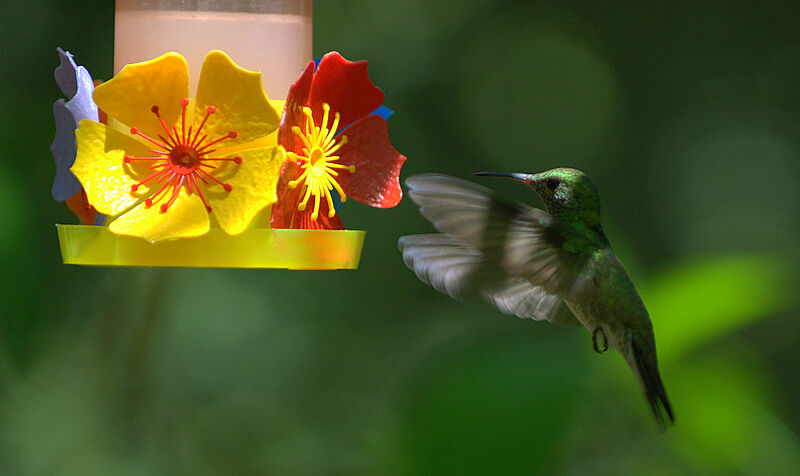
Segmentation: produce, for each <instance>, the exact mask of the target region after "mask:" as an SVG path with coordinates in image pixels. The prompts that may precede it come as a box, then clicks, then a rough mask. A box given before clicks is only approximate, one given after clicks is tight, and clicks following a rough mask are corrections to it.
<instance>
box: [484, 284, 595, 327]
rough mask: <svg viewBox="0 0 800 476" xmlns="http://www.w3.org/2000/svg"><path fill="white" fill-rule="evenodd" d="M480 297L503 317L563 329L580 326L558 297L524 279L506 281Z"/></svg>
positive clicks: (485, 291)
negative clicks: (562, 326)
mask: <svg viewBox="0 0 800 476" xmlns="http://www.w3.org/2000/svg"><path fill="white" fill-rule="evenodd" d="M483 297H484V298H485V299H486V300H487V301H489V302H491V303H492V304H494V305H495V307H497V309H499V310H500V311H502V312H503V313H504V314H511V315H514V316H517V317H530V318H531V319H535V320H537V321H539V320H547V321H550V322H555V323H556V324H562V325H565V326H580V325H581V323H580V322H579V321H578V319H577V318H575V315H574V314H572V312H571V311H570V310H569V308H568V307H567V305H566V304H564V301H563V300H562V299H561V298H560V297H558V296H556V295H553V294H550V293H548V292H547V291H545V290H544V289H542V288H541V287H540V286H534V285H533V284H531V283H530V281H528V280H526V279H522V278H511V279H508V280H507V281H506V282H505V283H504V285H503V286H502V287H500V288H499V289H493V290H484V291H483Z"/></svg>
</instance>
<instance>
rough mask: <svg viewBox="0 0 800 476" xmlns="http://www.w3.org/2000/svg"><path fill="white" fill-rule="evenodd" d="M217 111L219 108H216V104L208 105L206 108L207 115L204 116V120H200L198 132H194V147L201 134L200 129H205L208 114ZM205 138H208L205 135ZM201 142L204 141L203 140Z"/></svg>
mask: <svg viewBox="0 0 800 476" xmlns="http://www.w3.org/2000/svg"><path fill="white" fill-rule="evenodd" d="M215 112H217V108H215V107H214V106H208V107H207V108H206V115H205V117H204V118H203V121H202V122H200V126H199V127H198V128H197V132H196V133H195V134H194V139H193V140H192V144H191V145H192V147H194V145H195V142H197V137H198V136H199V135H200V131H201V130H203V126H204V125H206V121H207V120H208V116H210V115H212V114H214V113H215ZM205 138H206V136H203V139H205ZM200 142H202V140H201V141H200Z"/></svg>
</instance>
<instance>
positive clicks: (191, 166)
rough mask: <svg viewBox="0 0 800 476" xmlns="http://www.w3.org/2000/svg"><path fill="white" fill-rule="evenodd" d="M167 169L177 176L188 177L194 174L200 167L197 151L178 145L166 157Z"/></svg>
mask: <svg viewBox="0 0 800 476" xmlns="http://www.w3.org/2000/svg"><path fill="white" fill-rule="evenodd" d="M167 162H168V164H169V168H170V169H172V171H173V172H175V173H176V174H178V175H189V174H191V173H194V171H195V169H197V167H198V166H199V165H200V156H199V155H198V154H197V150H196V149H195V148H193V147H190V146H187V145H186V144H178V145H177V146H175V147H174V148H173V149H172V150H171V151H169V155H168V156H167Z"/></svg>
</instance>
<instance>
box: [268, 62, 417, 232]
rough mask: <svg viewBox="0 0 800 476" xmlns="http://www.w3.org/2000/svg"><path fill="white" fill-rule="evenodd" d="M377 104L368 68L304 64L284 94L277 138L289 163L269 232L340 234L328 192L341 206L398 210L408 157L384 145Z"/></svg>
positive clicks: (384, 131) (376, 91)
mask: <svg viewBox="0 0 800 476" xmlns="http://www.w3.org/2000/svg"><path fill="white" fill-rule="evenodd" d="M382 103H383V92H381V90H380V89H378V88H377V87H375V85H374V84H372V81H370V79H369V77H368V76H367V62H366V61H358V62H351V61H348V60H346V59H344V58H343V57H342V56H341V55H340V54H339V53H337V52H335V51H334V52H330V53H328V54H326V55H325V56H323V57H322V60H321V61H320V63H319V67H317V69H316V71H315V70H314V62H313V61H309V63H308V65H307V66H306V69H305V70H304V71H303V73H302V74H301V75H300V77H299V78H298V79H297V81H295V83H294V84H293V85H292V87H291V88H290V89H289V94H288V97H287V98H286V106H285V108H284V110H283V117H282V118H281V123H280V128H279V130H278V144H280V145H281V146H283V147H284V149H286V157H287V160H286V162H284V164H283V167H282V169H281V177H280V179H279V181H278V189H277V193H278V202H277V203H275V204H274V205H273V207H272V216H271V223H272V228H306V229H308V228H317V229H344V225H342V222H341V220H340V219H339V217H338V216H337V215H336V210H335V209H334V204H333V197H332V195H331V194H332V192H333V190H334V189H335V190H336V192H338V194H339V195H340V197H341V200H342V201H343V202H344V201H345V200H346V199H347V198H348V197H350V198H353V199H355V200H357V201H359V202H361V203H364V204H366V205H370V206H373V207H378V208H390V207H393V206H395V205H397V204H398V203H399V202H400V199H401V198H402V197H403V191H402V190H401V188H400V181H399V176H400V168H401V167H402V166H403V163H404V162H405V160H406V157H405V156H403V155H402V154H400V153H399V152H397V151H396V150H395V149H394V147H392V144H391V142H389V132H388V127H387V125H386V120H385V119H384V118H383V117H381V116H378V115H375V114H370V113H371V112H372V111H374V110H375V109H376V108H378V107H379V106H380V105H381V104H382ZM345 128H346V130H344V131H342V129H345ZM340 131H342V132H341V133H340Z"/></svg>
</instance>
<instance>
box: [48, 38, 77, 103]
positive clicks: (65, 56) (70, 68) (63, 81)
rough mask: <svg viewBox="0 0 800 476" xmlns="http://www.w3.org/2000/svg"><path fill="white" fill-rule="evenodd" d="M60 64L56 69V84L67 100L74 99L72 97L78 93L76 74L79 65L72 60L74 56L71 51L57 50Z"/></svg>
mask: <svg viewBox="0 0 800 476" xmlns="http://www.w3.org/2000/svg"><path fill="white" fill-rule="evenodd" d="M56 52H58V58H59V60H60V64H59V65H58V67H57V68H56V69H55V72H54V73H53V75H54V76H55V78H56V84H58V87H59V88H61V92H62V93H64V96H66V97H67V99H72V96H74V95H75V93H76V92H78V83H77V80H76V73H77V70H78V65H76V64H75V60H73V59H72V54H71V53H70V52H69V51H64V50H62V49H61V48H56Z"/></svg>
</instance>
